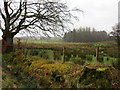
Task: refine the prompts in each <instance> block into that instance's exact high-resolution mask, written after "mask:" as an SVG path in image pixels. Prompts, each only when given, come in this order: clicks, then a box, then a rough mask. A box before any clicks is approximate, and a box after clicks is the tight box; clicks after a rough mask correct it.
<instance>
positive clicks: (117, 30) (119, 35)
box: [111, 23, 120, 70]
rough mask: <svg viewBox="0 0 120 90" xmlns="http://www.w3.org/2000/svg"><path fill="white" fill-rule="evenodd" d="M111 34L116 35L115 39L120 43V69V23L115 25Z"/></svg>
mask: <svg viewBox="0 0 120 90" xmlns="http://www.w3.org/2000/svg"><path fill="white" fill-rule="evenodd" d="M111 34H112V35H113V36H114V37H115V40H116V42H117V45H118V63H117V64H118V65H117V68H118V69H119V70H120V23H118V24H117V25H115V26H114V27H113V32H111Z"/></svg>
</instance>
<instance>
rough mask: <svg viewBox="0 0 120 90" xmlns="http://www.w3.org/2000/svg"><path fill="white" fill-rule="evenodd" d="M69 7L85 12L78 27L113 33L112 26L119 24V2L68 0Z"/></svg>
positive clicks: (115, 0)
mask: <svg viewBox="0 0 120 90" xmlns="http://www.w3.org/2000/svg"><path fill="white" fill-rule="evenodd" d="M66 2H67V3H68V5H69V6H71V7H72V8H73V7H78V8H80V9H81V10H83V11H84V12H85V13H84V15H82V14H81V16H80V21H79V23H78V25H76V26H78V27H79V26H90V27H95V28H96V30H105V31H107V32H110V31H112V28H111V27H112V26H114V25H115V24H116V23H117V22H118V2H119V0H66Z"/></svg>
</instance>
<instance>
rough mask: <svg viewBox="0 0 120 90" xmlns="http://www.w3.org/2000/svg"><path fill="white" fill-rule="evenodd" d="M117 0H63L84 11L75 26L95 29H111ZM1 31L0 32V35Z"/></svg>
mask: <svg viewBox="0 0 120 90" xmlns="http://www.w3.org/2000/svg"><path fill="white" fill-rule="evenodd" d="M1 1H2V0H0V3H1ZM118 1H119V0H65V2H66V3H67V4H68V6H69V7H70V8H74V7H77V8H79V9H81V10H83V11H84V14H82V13H81V14H80V15H79V20H80V21H77V22H75V27H76V28H79V27H85V26H89V27H94V28H95V29H96V30H105V31H107V32H110V31H112V26H114V25H115V24H116V23H117V22H118ZM1 35H2V33H1V32H0V36H1Z"/></svg>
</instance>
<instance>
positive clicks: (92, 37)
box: [63, 27, 109, 42]
mask: <svg viewBox="0 0 120 90" xmlns="http://www.w3.org/2000/svg"><path fill="white" fill-rule="evenodd" d="M108 38H109V36H108V34H107V32H105V31H96V30H95V29H94V28H92V29H91V28H90V27H86V28H79V29H74V30H73V31H70V32H67V33H65V35H64V37H63V40H64V41H65V42H101V41H107V40H108Z"/></svg>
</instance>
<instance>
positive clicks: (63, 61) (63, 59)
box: [62, 47, 65, 63]
mask: <svg viewBox="0 0 120 90" xmlns="http://www.w3.org/2000/svg"><path fill="white" fill-rule="evenodd" d="M62 63H65V47H63V58H62Z"/></svg>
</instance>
